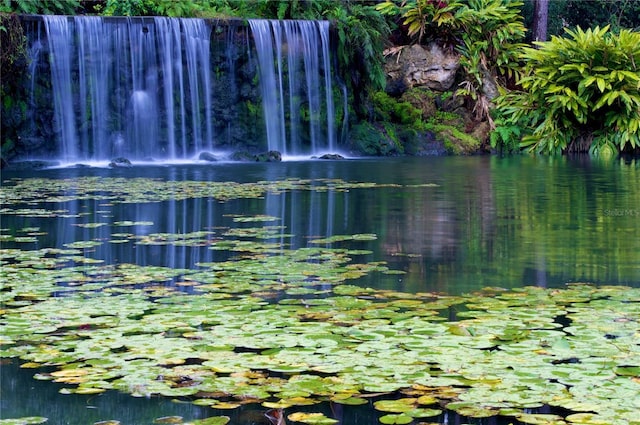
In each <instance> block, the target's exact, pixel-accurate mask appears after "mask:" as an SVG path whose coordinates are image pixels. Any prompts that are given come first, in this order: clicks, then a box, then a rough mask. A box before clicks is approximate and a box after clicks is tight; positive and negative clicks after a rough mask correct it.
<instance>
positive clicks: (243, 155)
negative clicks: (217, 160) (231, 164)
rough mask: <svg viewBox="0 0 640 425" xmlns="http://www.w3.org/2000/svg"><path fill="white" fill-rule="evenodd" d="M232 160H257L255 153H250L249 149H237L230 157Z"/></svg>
mask: <svg viewBox="0 0 640 425" xmlns="http://www.w3.org/2000/svg"><path fill="white" fill-rule="evenodd" d="M229 159H231V160H232V161H255V160H256V158H255V156H254V155H252V154H250V153H249V152H247V151H236V152H234V153H232V154H231V156H230V157H229Z"/></svg>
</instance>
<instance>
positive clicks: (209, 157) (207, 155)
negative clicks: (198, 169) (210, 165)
mask: <svg viewBox="0 0 640 425" xmlns="http://www.w3.org/2000/svg"><path fill="white" fill-rule="evenodd" d="M198 159H199V160H200V161H208V162H216V161H217V160H218V159H217V158H216V157H215V155H213V154H212V153H211V152H202V153H200V155H198Z"/></svg>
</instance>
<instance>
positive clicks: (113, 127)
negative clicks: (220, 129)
mask: <svg viewBox="0 0 640 425" xmlns="http://www.w3.org/2000/svg"><path fill="white" fill-rule="evenodd" d="M44 21H45V26H46V29H47V39H48V43H49V52H50V56H51V59H50V61H51V81H52V88H53V93H54V99H55V112H54V117H55V121H56V123H57V127H58V128H57V130H58V131H57V135H58V138H59V145H60V147H61V149H60V153H61V156H62V159H63V160H67V161H77V160H104V159H109V158H111V157H113V156H114V155H121V156H127V157H129V158H132V159H144V158H151V157H153V158H161V159H177V158H188V157H189V156H193V155H194V154H195V153H197V152H198V151H200V150H203V149H211V148H212V147H213V145H214V135H213V125H212V107H211V96H212V92H211V87H212V82H211V76H210V71H209V63H210V59H209V52H210V49H209V37H210V31H211V30H210V28H209V27H208V26H207V24H206V22H205V21H204V20H201V19H175V18H153V19H120V20H118V21H115V22H110V23H108V24H107V22H106V21H105V19H104V18H101V17H84V16H83V17H74V18H73V19H70V18H67V17H64V16H45V17H44ZM73 81H75V84H74V83H73Z"/></svg>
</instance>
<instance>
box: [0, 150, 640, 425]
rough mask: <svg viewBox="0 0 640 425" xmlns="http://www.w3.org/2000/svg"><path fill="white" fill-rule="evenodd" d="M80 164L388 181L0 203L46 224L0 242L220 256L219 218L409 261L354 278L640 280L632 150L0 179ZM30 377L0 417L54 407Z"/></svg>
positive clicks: (143, 255)
mask: <svg viewBox="0 0 640 425" xmlns="http://www.w3.org/2000/svg"><path fill="white" fill-rule="evenodd" d="M84 175H100V176H117V177H150V178H157V179H162V180H168V181H172V180H177V181H181V180H197V181H212V182H213V181H215V182H225V181H231V182H239V183H244V182H257V181H275V180H284V179H287V178H302V179H312V180H313V181H316V182H317V184H322V185H327V184H330V181H328V180H326V179H341V180H344V181H349V182H375V183H385V184H393V185H397V186H394V187H384V188H351V189H349V190H322V191H292V192H291V191H290V192H280V193H267V194H266V195H265V196H264V198H263V199H249V198H247V199H242V198H241V199H235V200H230V201H226V202H220V201H219V200H217V199H211V198H194V199H187V200H173V201H168V202H157V203H144V204H127V203H110V202H108V201H105V200H95V199H82V200H74V201H69V202H59V203H57V204H55V205H47V206H46V207H47V208H50V209H55V210H66V211H67V212H66V214H65V215H64V216H63V217H54V218H51V217H49V218H34V217H26V216H18V215H10V214H3V216H2V223H1V226H0V227H2V228H3V229H6V230H3V233H4V232H8V233H11V234H15V233H16V232H19V230H20V229H25V228H39V229H41V230H43V231H44V232H46V234H43V235H39V236H38V237H37V242H28V243H13V242H10V243H3V248H19V249H22V250H29V249H40V248H46V247H58V248H64V247H68V246H73V245H72V244H74V243H77V242H83V241H94V242H95V244H94V245H95V246H92V247H89V248H86V249H85V253H84V255H85V256H86V257H89V258H93V259H96V260H101V261H104V263H105V264H123V263H132V264H137V265H141V266H146V265H158V266H165V267H171V268H184V269H194V268H197V264H198V263H203V262H215V261H224V260H227V259H228V258H229V256H230V255H232V254H230V253H228V252H226V251H218V250H212V249H210V247H211V244H213V243H215V241H216V240H219V239H221V238H223V237H225V236H224V235H225V232H227V231H229V229H234V228H239V227H261V226H265V225H268V226H274V229H278V232H277V233H276V235H274V236H273V237H271V239H269V241H270V242H278V243H280V244H282V246H283V249H285V248H286V249H288V248H293V249H295V248H300V247H304V246H308V245H309V244H310V243H311V241H312V240H313V239H314V238H324V237H328V236H332V235H346V234H357V233H375V234H376V235H377V239H376V240H374V241H370V240H366V241H357V242H356V241H349V242H342V243H334V244H333V246H334V247H341V246H346V247H349V248H356V249H366V250H370V251H371V254H367V255H365V256H363V257H364V258H358V259H357V260H358V261H386V262H387V263H388V265H389V266H390V268H392V269H398V270H403V271H405V272H406V274H404V275H381V274H373V275H370V276H367V277H365V278H363V279H362V280H361V281H358V282H353V283H356V284H361V285H366V286H371V287H376V288H391V289H397V290H402V291H412V292H425V291H442V292H448V293H462V292H469V291H473V290H476V289H480V288H482V287H485V286H501V287H519V286H522V285H539V286H550V287H551V286H561V285H563V284H565V283H567V282H575V281H588V282H595V283H606V284H627V285H632V286H640V238H638V237H637V235H638V234H640V220H639V218H640V164H638V162H637V161H636V162H630V163H624V162H609V163H607V162H594V161H591V160H584V159H578V160H576V159H567V158H555V159H548V158H529V157H522V158H519V157H518V158H496V157H475V158H428V159H417V158H403V159H386V160H357V161H337V162H333V161H328V162H323V161H308V162H286V163H275V164H274V163H271V164H213V165H208V166H202V165H199V166H186V165H183V166H168V167H161V166H158V167H147V168H132V169H126V170H122V169H115V170H106V169H59V170H45V171H40V172H32V173H31V176H25V175H20V174H19V173H17V172H13V173H12V172H3V176H2V178H3V179H10V178H12V177H22V178H26V177H34V176H36V177H50V178H73V177H79V176H84ZM5 183H6V182H5ZM258 215H265V216H268V217H270V218H272V219H271V221H268V222H257V223H256V222H248V223H246V222H245V223H242V222H238V221H236V220H234V219H235V218H237V217H238V216H258ZM196 232H203V233H202V234H203V235H204V236H203V237H202V238H203V239H204V242H203V243H201V244H196V245H189V244H180V243H172V244H157V243H156V244H144V243H141V242H142V241H143V240H144V238H149V237H154V238H156V240H159V239H161V238H162V237H169V236H168V235H174V236H175V235H189V234H191V233H196ZM163 235H164V236H163ZM342 244H344V245H342ZM28 375H30V372H29V373H26V374H25V372H24V371H19V370H16V369H15V368H13V369H11V368H10V369H9V370H7V368H6V367H5V366H3V377H2V378H3V379H2V393H3V397H2V398H3V402H2V404H0V406H1V407H2V410H1V411H0V413H1V416H2V417H7V416H14V415H15V414H19V415H25V414H34V409H35V407H34V406H36V405H40V406H43V405H46V406H50V409H49V408H48V409H47V410H50V411H54V410H55V409H56V406H58V405H59V403H60V401H59V399H60V397H61V396H57V395H51V394H50V392H47V391H40V390H37V391H36V392H33V391H32V390H31V388H32V387H38V388H40V386H42V385H47V386H49V385H51V383H45V384H43V383H36V382H30V381H28V380H25V377H26V376H28ZM54 392H55V391H54ZM9 393H11V394H16V398H15V400H16V403H18V405H14V406H9V405H8V404H7V403H6V401H5V396H6V394H9ZM47 394H49V395H47ZM39 397H40V398H39ZM65 397H69V398H70V399H71V400H73V401H74V403H75V402H78V403H80V404H82V402H84V400H85V399H84V398H81V397H80V396H64V397H63V398H65ZM118 397H120V396H118ZM121 398H123V399H124V400H129V399H130V398H131V397H128V396H123V397H121ZM20 400H22V401H20ZM27 400H32V401H33V403H35V404H32V403H31V401H29V402H27ZM78 400H80V401H78ZM96 400H100V398H97V399H96ZM92 402H93V401H92ZM96 402H97V401H96ZM38 403H39V404H38ZM115 403H121V401H120V400H118V401H116V402H115ZM122 403H124V401H122ZM126 403H132V404H131V409H134V411H137V409H140V410H139V411H140V412H146V409H148V407H141V405H138V404H136V403H138V402H137V401H131V402H129V401H127V402H126ZM20 405H21V406H20ZM145 406H148V405H145ZM187 406H188V407H180V408H179V409H178V408H176V409H178V410H180V409H186V410H185V412H186V413H185V414H184V416H189V415H190V417H192V418H195V417H199V416H198V415H200V414H201V412H200V408H196V407H194V406H190V405H187ZM149 409H151V411H152V413H149V415H150V416H154V415H157V416H164V415H171V414H178V413H171V412H174V411H178V410H175V409H174V407H168V406H167V404H166V400H160V401H158V405H157V406H156V407H153V408H149ZM35 410H38V409H35ZM160 411H162V412H160ZM27 412H31V413H27ZM167 412H169V413H167ZM37 414H43V413H40V412H38V413H37ZM179 414H182V413H179ZM140 415H142V413H140ZM145 415H146V413H145ZM157 416H156V417H157ZM60 417H64V414H62V416H60ZM93 417H94V416H91V418H93ZM101 418H102V419H105V418H104V416H101ZM141 418H143V416H138V419H131V420H130V421H127V422H126V423H141V422H140V421H143V422H145V421H146V422H148V421H149V420H148V419H147V417H146V416H144V419H141ZM86 420H87V421H89V422H90V421H92V420H94V419H90V418H89V417H87V418H86ZM74 423H80V422H74ZM123 423H125V422H123ZM238 423H240V422H238ZM352 423H356V422H352ZM362 423H366V421H365V422H362Z"/></svg>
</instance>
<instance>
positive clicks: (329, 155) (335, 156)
mask: <svg viewBox="0 0 640 425" xmlns="http://www.w3.org/2000/svg"><path fill="white" fill-rule="evenodd" d="M318 159H344V156H342V155H340V154H339V153H325V154H324V155H321V156H319V157H318Z"/></svg>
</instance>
